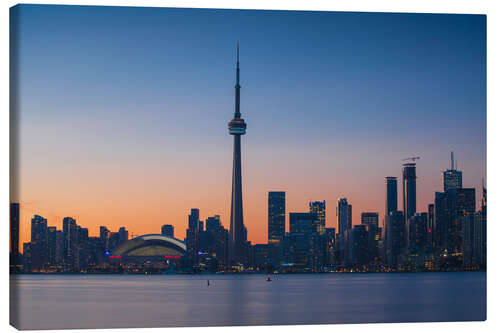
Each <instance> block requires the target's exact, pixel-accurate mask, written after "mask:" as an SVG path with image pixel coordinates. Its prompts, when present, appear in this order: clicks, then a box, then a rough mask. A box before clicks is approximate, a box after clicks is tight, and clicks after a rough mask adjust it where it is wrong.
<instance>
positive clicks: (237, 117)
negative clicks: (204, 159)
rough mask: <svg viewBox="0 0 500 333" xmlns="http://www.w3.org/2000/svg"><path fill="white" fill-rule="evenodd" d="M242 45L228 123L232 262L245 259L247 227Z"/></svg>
mask: <svg viewBox="0 0 500 333" xmlns="http://www.w3.org/2000/svg"><path fill="white" fill-rule="evenodd" d="M240 88H241V86H240V46H239V45H238V46H237V48H236V85H235V86H234V89H235V104H234V118H233V120H231V121H230V122H229V124H228V127H229V134H231V135H232V136H233V137H234V150H233V189H232V195H231V230H230V231H231V244H230V246H231V249H230V258H231V262H232V263H243V262H244V261H245V252H246V251H245V247H246V240H247V239H246V238H247V237H246V229H245V226H244V224H243V199H242V194H241V192H242V190H241V187H242V186H241V136H242V135H244V134H245V133H246V128H247V124H245V120H243V118H241V113H240Z"/></svg>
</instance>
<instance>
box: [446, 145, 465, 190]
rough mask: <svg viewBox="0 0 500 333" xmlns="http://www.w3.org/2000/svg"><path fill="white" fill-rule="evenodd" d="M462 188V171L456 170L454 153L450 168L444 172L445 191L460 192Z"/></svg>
mask: <svg viewBox="0 0 500 333" xmlns="http://www.w3.org/2000/svg"><path fill="white" fill-rule="evenodd" d="M460 188H462V171H458V170H456V166H455V159H454V156H453V152H451V162H450V168H449V169H448V170H445V171H443V190H444V191H445V192H446V191H448V190H451V189H454V190H458V189H460Z"/></svg>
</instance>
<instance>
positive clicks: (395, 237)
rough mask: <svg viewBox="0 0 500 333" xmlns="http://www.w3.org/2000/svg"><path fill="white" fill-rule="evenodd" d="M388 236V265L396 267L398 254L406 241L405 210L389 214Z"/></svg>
mask: <svg viewBox="0 0 500 333" xmlns="http://www.w3.org/2000/svg"><path fill="white" fill-rule="evenodd" d="M386 237H387V239H386V257H387V259H386V260H387V266H388V267H391V268H395V267H397V264H398V256H399V255H400V254H401V252H402V249H403V248H404V246H405V243H406V240H405V221H404V215H403V212H401V211H395V212H391V213H390V214H389V215H388V216H387V221H386Z"/></svg>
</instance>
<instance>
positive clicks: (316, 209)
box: [309, 200, 326, 235]
mask: <svg viewBox="0 0 500 333" xmlns="http://www.w3.org/2000/svg"><path fill="white" fill-rule="evenodd" d="M309 212H310V213H314V214H316V216H317V217H318V218H317V220H316V222H315V223H314V226H313V228H314V231H315V232H318V233H319V234H320V235H323V234H324V233H325V228H326V202H325V201H324V200H323V201H314V202H310V203H309Z"/></svg>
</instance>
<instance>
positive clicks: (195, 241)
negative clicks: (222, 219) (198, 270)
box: [186, 208, 200, 263]
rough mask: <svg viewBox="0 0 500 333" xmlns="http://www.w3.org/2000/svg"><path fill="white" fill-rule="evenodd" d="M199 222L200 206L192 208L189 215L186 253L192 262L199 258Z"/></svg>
mask: <svg viewBox="0 0 500 333" xmlns="http://www.w3.org/2000/svg"><path fill="white" fill-rule="evenodd" d="M199 222H200V210H199V209H198V208H192V209H191V214H189V216H188V229H187V230H186V255H187V257H188V259H189V260H191V261H192V263H196V262H197V258H198V247H199V234H198V228H199V225H200V223H199Z"/></svg>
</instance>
